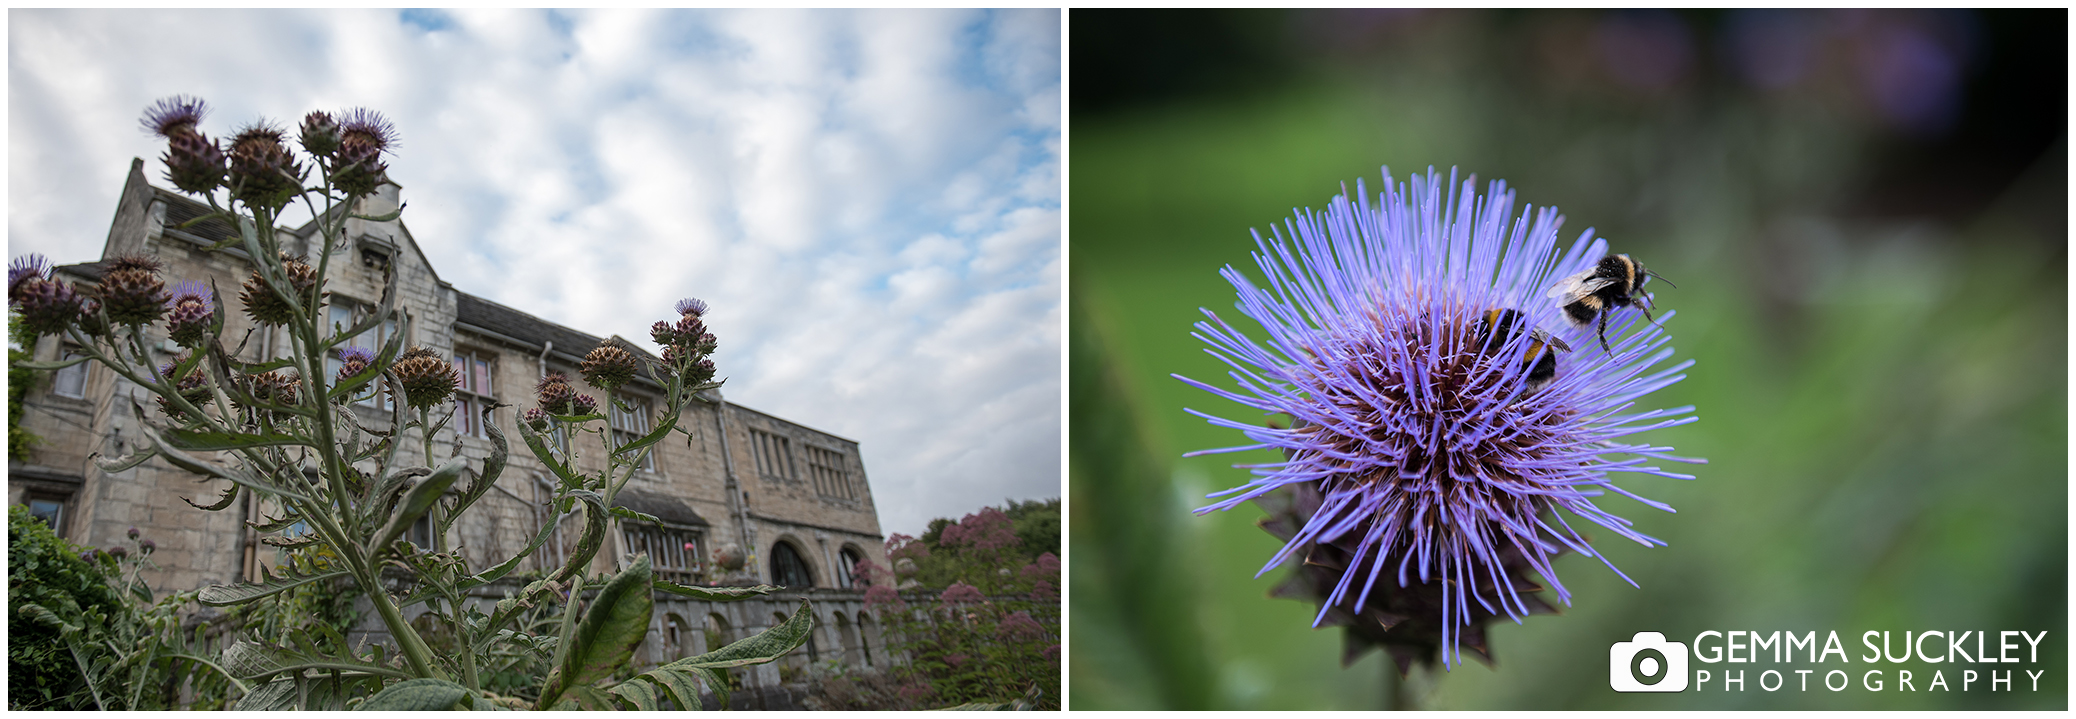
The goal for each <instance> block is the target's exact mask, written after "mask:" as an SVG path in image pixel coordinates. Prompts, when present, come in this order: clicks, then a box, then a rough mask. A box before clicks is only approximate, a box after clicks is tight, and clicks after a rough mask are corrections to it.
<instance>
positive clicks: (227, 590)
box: [195, 566, 346, 607]
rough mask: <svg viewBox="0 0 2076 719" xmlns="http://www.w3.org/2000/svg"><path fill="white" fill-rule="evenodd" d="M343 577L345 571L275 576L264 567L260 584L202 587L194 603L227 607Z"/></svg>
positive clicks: (290, 570)
mask: <svg viewBox="0 0 2076 719" xmlns="http://www.w3.org/2000/svg"><path fill="white" fill-rule="evenodd" d="M343 576H346V570H344V569H335V570H332V571H329V572H318V573H316V574H297V573H296V572H295V570H293V569H287V570H283V573H282V574H280V575H279V576H276V575H273V574H271V573H269V572H268V571H267V568H266V567H265V566H261V567H260V578H261V581H260V583H258V584H216V585H211V586H207V587H203V588H202V591H200V592H198V593H196V594H195V601H197V602H201V603H202V604H203V605H205V606H211V607H228V606H231V605H234V604H244V603H246V602H250V601H252V600H254V599H259V598H261V597H271V596H273V595H276V594H280V593H282V592H285V591H288V590H290V589H294V588H296V587H300V586H302V585H305V584H309V583H311V582H315V581H317V580H320V579H331V578H332V577H343Z"/></svg>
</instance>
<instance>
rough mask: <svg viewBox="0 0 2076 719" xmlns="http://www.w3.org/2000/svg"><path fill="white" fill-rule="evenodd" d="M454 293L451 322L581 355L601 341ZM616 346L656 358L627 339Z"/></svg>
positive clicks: (601, 340) (457, 291)
mask: <svg viewBox="0 0 2076 719" xmlns="http://www.w3.org/2000/svg"><path fill="white" fill-rule="evenodd" d="M454 296H455V307H454V319H455V321H457V322H461V323H463V324H470V325H475V326H477V327H481V328H483V329H486V330H490V331H492V332H496V333H498V334H501V335H504V336H506V337H510V338H512V339H515V340H518V341H520V342H523V343H525V344H527V345H529V346H533V347H539V346H541V344H542V343H544V342H554V343H555V353H556V354H567V355H569V356H571V357H583V356H584V355H585V354H586V353H588V352H590V351H591V349H592V348H594V347H597V346H598V343H600V342H603V341H604V339H603V338H601V337H598V336H596V335H591V334H587V333H584V332H579V331H577V330H573V329H570V328H568V327H564V326H562V325H558V324H555V323H553V322H549V321H547V320H544V319H541V318H539V317H535V316H533V315H530V314H527V313H525V312H521V311H519V310H515V309H512V308H510V307H506V306H504V305H501V304H498V303H496V302H492V301H490V300H486V299H483V298H481V297H477V296H475V295H472V294H469V293H467V292H462V291H460V290H456V291H455V292H454ZM620 346H621V347H624V348H626V349H627V351H629V352H633V353H635V354H639V355H641V356H643V357H647V358H649V359H657V357H656V356H655V355H653V354H650V353H649V351H648V350H646V349H643V348H641V347H639V346H637V345H635V344H634V343H633V342H629V341H627V340H626V338H621V339H620Z"/></svg>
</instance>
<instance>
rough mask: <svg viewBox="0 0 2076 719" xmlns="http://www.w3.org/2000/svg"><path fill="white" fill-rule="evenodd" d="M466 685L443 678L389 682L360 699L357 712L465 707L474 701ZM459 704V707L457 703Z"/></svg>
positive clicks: (435, 709)
mask: <svg viewBox="0 0 2076 719" xmlns="http://www.w3.org/2000/svg"><path fill="white" fill-rule="evenodd" d="M473 697H474V694H473V693H472V692H470V691H469V688H468V687H465V686H462V685H460V684H456V683H454V682H450V681H447V680H445V679H412V680H410V681H402V682H397V683H395V684H391V685H389V688H388V689H384V690H382V691H381V692H380V693H377V694H376V695H375V696H372V697H368V700H367V701H365V702H361V705H360V710H361V711H442V710H451V709H456V708H462V709H466V708H468V707H469V706H470V705H473V704H474V702H472V701H469V700H470V699H472V698H473ZM457 705H459V706H457Z"/></svg>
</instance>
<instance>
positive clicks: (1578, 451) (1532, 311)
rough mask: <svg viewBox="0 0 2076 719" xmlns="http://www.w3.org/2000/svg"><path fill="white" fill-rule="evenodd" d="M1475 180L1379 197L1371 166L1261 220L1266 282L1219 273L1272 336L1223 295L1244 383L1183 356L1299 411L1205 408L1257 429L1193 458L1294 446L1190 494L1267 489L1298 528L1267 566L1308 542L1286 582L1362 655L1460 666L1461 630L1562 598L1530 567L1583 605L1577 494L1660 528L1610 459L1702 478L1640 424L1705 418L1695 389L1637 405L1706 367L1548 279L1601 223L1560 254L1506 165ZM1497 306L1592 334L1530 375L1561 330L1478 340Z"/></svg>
mask: <svg viewBox="0 0 2076 719" xmlns="http://www.w3.org/2000/svg"><path fill="white" fill-rule="evenodd" d="M1474 183H1475V180H1473V181H1471V182H1466V183H1464V184H1463V185H1462V187H1461V191H1460V192H1455V191H1451V188H1450V187H1449V186H1446V185H1443V184H1442V182H1441V179H1440V178H1439V177H1438V176H1436V175H1435V174H1434V173H1433V172H1432V171H1430V172H1429V173H1428V174H1427V175H1426V176H1425V177H1421V176H1415V177H1413V178H1412V181H1411V182H1410V183H1409V184H1405V185H1399V184H1394V183H1393V181H1392V179H1391V176H1390V174H1389V171H1388V170H1387V171H1386V173H1385V185H1386V189H1385V192H1384V193H1383V194H1382V195H1381V196H1379V197H1374V198H1372V197H1369V196H1367V195H1365V194H1364V193H1365V192H1366V190H1364V189H1363V186H1362V184H1361V183H1360V182H1358V183H1357V185H1356V188H1357V195H1356V197H1355V198H1353V199H1351V198H1350V197H1347V196H1341V197H1335V198H1334V199H1333V201H1332V202H1331V204H1330V205H1329V206H1328V209H1327V210H1326V211H1325V212H1324V213H1317V212H1306V213H1304V214H1302V215H1300V216H1298V217H1296V218H1295V219H1294V220H1293V221H1290V222H1287V223H1286V224H1285V226H1284V228H1283V229H1282V230H1279V231H1277V232H1275V234H1274V237H1273V239H1271V240H1260V239H1259V236H1257V244H1258V245H1259V247H1260V251H1259V252H1258V253H1256V254H1255V259H1256V262H1257V263H1258V264H1259V266H1260V267H1261V270H1262V272H1263V273H1264V274H1265V275H1267V276H1268V278H1269V279H1270V283H1269V284H1268V285H1267V286H1266V287H1267V289H1263V287H1260V286H1257V285H1255V284H1254V283H1252V282H1250V281H1249V280H1247V279H1246V278H1244V277H1243V276H1241V275H1240V274H1239V272H1237V271H1235V270H1233V269H1231V268H1227V269H1226V270H1225V271H1224V272H1223V274H1224V275H1225V277H1226V279H1228V280H1229V281H1231V282H1232V283H1233V286H1234V288H1235V289H1236V290H1237V291H1238V294H1239V311H1240V312H1241V313H1242V314H1244V315H1246V316H1248V317H1249V318H1252V319H1253V320H1255V321H1256V322H1258V323H1260V325H1261V327H1262V329H1263V330H1264V331H1265V333H1266V335H1267V337H1268V338H1267V340H1266V341H1263V342H1258V341H1256V340H1255V339H1254V338H1252V337H1249V336H1248V335H1246V334H1243V333H1242V332H1241V331H1240V330H1238V329H1236V328H1234V327H1233V326H1231V325H1229V324H1227V323H1226V322H1225V321H1224V320H1223V319H1221V318H1220V317H1219V316H1218V315H1217V314H1215V313H1212V312H1210V311H1209V310H1206V311H1205V315H1206V316H1207V317H1208V318H1209V321H1208V322H1198V323H1197V325H1196V327H1197V330H1198V332H1197V334H1198V336H1199V337H1202V338H1203V339H1204V341H1205V342H1207V343H1208V344H1210V345H1211V350H1210V351H1211V353H1212V354H1214V355H1216V356H1218V357H1219V358H1220V359H1222V360H1224V361H1225V362H1226V363H1227V364H1229V365H1231V366H1232V367H1233V368H1234V370H1235V371H1234V372H1233V373H1232V374H1231V376H1232V378H1233V380H1234V382H1235V383H1236V384H1237V385H1238V387H1239V389H1238V390H1237V391H1229V390H1225V389H1220V388H1218V387H1214V386H1212V385H1210V384H1206V383H1203V382H1198V381H1196V380H1191V379H1187V378H1183V377H1181V376H1179V375H1177V379H1181V380H1182V381H1184V382H1186V383H1189V384H1190V385H1192V386H1195V387H1197V388H1199V389H1203V390H1205V391H1208V392H1211V393H1212V394H1215V395H1217V396H1219V397H1222V398H1225V399H1228V400H1232V401H1234V402H1238V403H1240V404H1242V405H1245V406H1246V407H1248V408H1250V409H1251V410H1257V411H1260V412H1267V413H1272V414H1275V413H1280V414H1285V415H1289V416H1290V418H1291V420H1292V421H1291V423H1290V425H1289V426H1288V427H1278V426H1276V425H1275V424H1273V423H1272V424H1271V425H1270V426H1267V427H1261V426H1255V425H1253V424H1250V423H1247V422H1239V421H1232V420H1226V419H1220V418H1214V417H1212V416H1210V415H1207V414H1202V413H1197V414H1198V415H1199V416H1202V417H1205V418H1206V419H1209V420H1211V422H1212V423H1213V424H1217V425H1221V426H1227V427H1232V428H1235V429H1240V430H1242V431H1243V432H1245V434H1246V435H1247V438H1248V439H1249V440H1250V442H1249V443H1248V444H1246V445H1243V446H1239V447H1233V448H1228V449H1221V450H1207V451H1204V452H1196V453H1192V456H1194V455H1200V454H1209V453H1214V452H1230V451H1240V450H1252V449H1272V450H1278V451H1281V452H1282V453H1283V454H1284V457H1283V461H1279V462H1272V463H1258V464H1248V465H1242V466H1246V467H1250V468H1252V470H1253V473H1254V475H1255V477H1254V479H1253V480H1252V481H1250V482H1249V483H1247V484H1246V485H1243V486H1240V487H1235V488H1233V489H1229V490H1226V491H1223V492H1219V493H1216V494H1214V495H1212V497H1214V498H1218V500H1219V501H1217V502H1216V503H1214V504H1212V505H1210V506H1208V507H1204V508H1201V509H1199V510H1198V513H1200V514H1201V513H1207V512H1210V511H1213V510H1225V509H1232V508H1234V507H1236V506H1238V505H1240V504H1241V503H1244V502H1247V501H1257V502H1258V503H1260V504H1261V505H1262V506H1263V508H1264V509H1266V510H1268V512H1269V515H1270V516H1269V517H1267V518H1265V519H1264V520H1263V528H1264V529H1267V530H1268V531H1269V532H1270V533H1272V534H1274V535H1276V536H1277V537H1278V538H1280V539H1282V540H1284V541H1285V542H1286V544H1285V545H1284V547H1283V549H1282V550H1281V551H1279V552H1277V553H1276V554H1275V556H1274V557H1272V558H1271V559H1270V560H1269V562H1268V565H1267V566H1266V567H1264V568H1263V569H1262V572H1263V573H1266V572H1268V571H1269V570H1270V569H1273V568H1274V567H1276V566H1277V565H1280V564H1282V563H1284V562H1285V561H1288V560H1292V559H1297V560H1299V561H1301V562H1302V563H1303V565H1302V566H1300V567H1299V568H1298V570H1299V571H1298V573H1297V575H1296V576H1295V577H1293V578H1292V580H1291V581H1289V582H1287V583H1285V584H1284V585H1283V586H1281V587H1279V588H1278V589H1277V591H1276V592H1275V595H1276V596H1285V597H1292V598H1301V599H1306V600H1310V601H1314V602H1317V603H1318V604H1319V605H1320V609H1319V612H1318V614H1317V615H1316V618H1315V619H1314V621H1313V626H1315V627H1317V626H1323V625H1326V624H1339V625H1343V626H1345V627H1346V628H1347V637H1346V638H1347V642H1348V652H1347V654H1346V655H1344V659H1345V660H1346V661H1349V662H1352V661H1354V659H1355V658H1357V657H1359V656H1360V655H1361V654H1363V653H1365V652H1366V651H1367V650H1369V649H1371V648H1374V647H1376V646H1377V645H1382V646H1384V647H1386V648H1387V649H1389V650H1390V651H1391V653H1392V655H1393V657H1394V659H1396V660H1397V661H1398V664H1399V667H1400V669H1401V671H1404V670H1406V669H1408V668H1410V666H1411V664H1412V663H1413V662H1415V661H1421V662H1427V663H1432V662H1433V661H1434V660H1435V659H1436V658H1437V655H1439V658H1440V659H1441V661H1442V662H1443V664H1444V666H1453V665H1454V664H1456V663H1458V662H1460V661H1461V651H1462V646H1463V645H1465V644H1468V645H1470V646H1471V648H1472V649H1473V651H1475V652H1478V653H1479V654H1481V655H1487V656H1489V654H1487V648H1486V647H1485V646H1484V643H1483V631H1484V627H1485V625H1486V624H1488V623H1490V622H1491V621H1493V620H1494V619H1496V618H1498V617H1501V616H1504V617H1507V618H1510V619H1515V620H1518V619H1520V618H1522V617H1525V616H1527V615H1529V614H1534V613H1539V612H1542V611H1545V610H1547V609H1548V606H1547V605H1546V604H1545V603H1544V602H1542V601H1540V600H1538V599H1535V598H1534V595H1533V593H1534V592H1536V591H1539V590H1541V589H1542V587H1541V586H1539V585H1538V584H1537V583H1536V582H1533V581H1530V579H1529V578H1528V575H1529V574H1531V573H1533V574H1535V575H1538V576H1539V577H1540V578H1541V580H1542V581H1543V582H1547V583H1548V584H1549V586H1550V589H1551V590H1552V591H1553V593H1554V595H1555V598H1556V599H1557V600H1558V601H1559V602H1562V603H1566V604H1569V603H1570V593H1569V591H1567V590H1566V589H1565V587H1564V585H1563V584H1562V583H1561V582H1560V581H1558V579H1557V575H1556V573H1555V572H1554V571H1553V569H1552V567H1551V560H1552V559H1553V558H1555V557H1556V556H1557V555H1558V554H1559V553H1560V552H1563V551H1566V550H1570V551H1576V552H1579V553H1581V554H1586V555H1591V556H1596V557H1597V556H1599V554H1598V553H1597V552H1595V551H1594V550H1593V549H1592V548H1591V547H1589V546H1588V545H1587V542H1586V538H1585V537H1584V536H1583V535H1582V534H1580V532H1579V531H1578V530H1577V529H1575V528H1574V526H1573V525H1571V524H1570V523H1569V522H1568V521H1567V520H1566V518H1565V516H1564V515H1565V514H1570V515H1572V516H1573V517H1577V518H1583V519H1585V520H1586V521H1587V522H1590V523H1592V524H1595V525H1599V526H1600V527H1603V528H1605V529H1607V530H1608V531H1609V532H1611V533H1613V534H1614V535H1616V536H1619V537H1624V538H1627V539H1630V540H1633V541H1636V542H1638V543H1641V544H1644V545H1646V546H1650V545H1662V544H1663V542H1660V541H1658V540H1656V539H1652V538H1650V537H1647V536H1645V535H1643V534H1640V533H1638V532H1636V531H1635V530H1633V529H1631V528H1630V527H1629V522H1628V521H1627V520H1624V519H1622V518H1620V517H1617V516H1615V515H1612V514H1609V513H1608V512H1607V511H1606V510H1603V509H1601V508H1600V507H1598V506H1596V505H1595V504H1594V502H1593V499H1592V498H1593V497H1596V496H1600V495H1601V494H1603V493H1605V492H1615V493H1618V494H1622V495H1624V496H1629V497H1635V495H1632V494H1630V493H1629V492H1627V491H1625V490H1622V489H1619V488H1617V487H1616V486H1615V485H1614V484H1613V482H1612V480H1611V479H1610V478H1609V475H1610V473H1612V472H1629V473H1639V474H1651V475H1657V476H1662V477H1672V478H1679V479H1691V478H1692V477H1691V476H1688V475H1681V474H1673V473H1669V472H1666V471H1663V470H1661V469H1659V468H1658V467H1656V466H1649V463H1650V462H1652V461H1654V460H1667V461H1698V460H1682V459H1679V458H1676V457H1672V456H1670V455H1668V454H1666V452H1669V451H1670V449H1669V448H1666V447H1654V446H1650V445H1649V444H1629V443H1626V441H1625V440H1626V439H1627V438H1628V437H1630V436H1632V435H1634V434H1636V433H1638V432H1642V431H1645V430H1649V429H1656V428H1661V427H1669V426H1673V425H1678V424H1685V423H1687V422H1691V421H1693V420H1694V418H1693V417H1691V416H1682V415H1688V414H1690V413H1691V412H1692V410H1693V408H1691V407H1682V408H1677V409H1669V410H1641V411H1638V410H1635V409H1633V408H1632V405H1633V404H1635V403H1637V402H1638V401H1639V400H1641V399H1642V398H1643V397H1644V396H1645V395H1648V394H1649V393H1651V392H1653V391H1656V390H1658V389H1661V388H1663V387H1665V386H1667V385H1670V384H1672V383H1674V382H1678V381H1679V380H1680V379H1682V378H1683V377H1684V375H1681V374H1678V373H1679V372H1680V371H1681V370H1684V369H1686V367H1688V366H1689V365H1691V364H1692V363H1691V362H1682V363H1679V364H1677V365H1674V366H1671V367H1658V366H1657V365H1658V364H1659V363H1660V362H1662V361H1664V360H1665V359H1667V358H1668V357H1669V356H1670V355H1671V353H1672V352H1671V350H1670V349H1669V348H1666V347H1665V344H1666V342H1667V341H1668V339H1667V338H1666V337H1665V335H1664V334H1663V331H1662V329H1661V328H1659V327H1658V326H1656V325H1653V324H1650V323H1648V322H1644V321H1641V315H1640V313H1638V312H1636V311H1634V310H1633V309H1630V308H1626V307H1625V308H1622V309H1617V310H1615V312H1616V315H1615V319H1614V320H1613V321H1612V322H1611V323H1610V324H1611V326H1612V329H1614V330H1616V331H1614V332H1610V333H1609V334H1610V336H1611V337H1613V336H1616V335H1618V334H1619V335H1622V336H1623V338H1622V339H1621V341H1619V342H1617V343H1615V344H1614V346H1613V351H1612V353H1611V354H1610V353H1607V352H1603V351H1598V350H1599V344H1598V342H1596V341H1594V340H1593V338H1592V337H1591V335H1590V333H1588V334H1581V333H1580V331H1579V330H1577V329H1575V328H1573V327H1570V326H1569V325H1567V324H1565V323H1564V322H1562V320H1561V318H1560V314H1559V313H1560V308H1559V307H1558V305H1557V302H1558V301H1557V300H1553V299H1549V298H1547V297H1546V292H1545V291H1546V290H1547V289H1549V288H1550V287H1552V286H1553V285H1555V284H1556V283H1557V282H1558V281H1559V280H1560V279H1562V278H1564V277H1566V276H1569V275H1572V274H1574V273H1577V272H1581V271H1583V270H1586V269H1589V268H1591V267H1593V266H1594V264H1595V263H1596V262H1597V261H1598V260H1599V259H1600V258H1601V256H1602V255H1604V254H1606V252H1607V245H1606V243H1605V242H1604V241H1600V240H1595V239H1594V238H1593V237H1592V232H1591V231H1590V230H1589V231H1587V232H1586V233H1585V234H1583V235H1581V236H1580V238H1579V240H1578V241H1577V242H1576V243H1574V244H1573V245H1572V246H1571V247H1570V248H1569V249H1568V250H1566V251H1564V252H1562V253H1559V252H1558V251H1557V249H1556V241H1557V228H1558V224H1559V223H1560V222H1561V218H1559V217H1558V215H1557V214H1556V212H1555V211H1554V210H1553V209H1551V208H1544V209H1543V210H1542V211H1541V212H1540V213H1536V214H1535V217H1534V218H1533V220H1532V221H1531V219H1530V217H1529V213H1528V212H1523V213H1522V214H1521V215H1520V216H1519V217H1516V216H1514V215H1513V214H1512V208H1513V200H1514V198H1513V193H1512V192H1510V191H1508V190H1507V189H1506V186H1505V184H1504V183H1493V185H1492V186H1491V189H1490V190H1489V191H1488V192H1487V194H1486V195H1484V196H1482V197H1480V196H1479V195H1478V194H1477V193H1476V191H1475V190H1476V187H1475V184H1474ZM1452 184H1453V177H1452ZM1445 195H1446V196H1445ZM1356 203H1360V204H1359V205H1358V204H1356ZM1373 203H1374V204H1373ZM1505 309H1511V310H1515V311H1517V312H1518V313H1519V317H1520V318H1521V321H1524V322H1526V323H1528V327H1530V328H1541V329H1544V330H1556V332H1553V334H1556V335H1561V336H1562V337H1563V338H1564V339H1567V340H1569V342H1568V344H1569V345H1570V346H1572V347H1582V348H1583V347H1593V348H1594V350H1595V351H1580V352H1571V353H1568V354H1563V355H1561V357H1562V358H1563V359H1562V360H1561V361H1560V362H1559V364H1558V365H1557V367H1556V369H1555V376H1554V379H1551V380H1549V381H1548V382H1547V383H1546V384H1541V385H1539V386H1536V387H1533V388H1531V383H1530V381H1529V379H1530V378H1529V375H1530V372H1531V371H1532V370H1534V369H1535V368H1536V366H1537V362H1536V361H1534V360H1539V359H1540V356H1539V355H1538V354H1537V352H1538V351H1548V348H1546V347H1543V346H1542V343H1540V342H1538V341H1536V335H1537V333H1535V332H1532V331H1531V332H1512V333H1510V334H1509V336H1508V337H1507V338H1506V340H1505V341H1503V342H1496V341H1481V340H1482V338H1480V337H1479V334H1480V333H1479V332H1478V330H1477V327H1478V326H1479V324H1478V323H1479V320H1480V319H1482V318H1484V317H1486V316H1487V315H1488V313H1490V312H1493V311H1495V310H1505ZM1669 316H1670V315H1669V314H1668V315H1667V317H1669ZM1192 412H1193V413H1194V410H1192ZM1637 499H1638V500H1639V501H1642V502H1644V503H1645V504H1646V505H1648V506H1651V507H1655V508H1660V509H1667V510H1669V509H1670V508H1669V507H1667V506H1665V505H1663V504H1660V503H1658V502H1653V501H1650V500H1644V499H1641V498H1637ZM1603 561H1605V560H1604V559H1603ZM1608 566H1609V567H1610V568H1611V569H1612V568H1613V565H1612V564H1609V565H1608ZM1616 573H1617V574H1618V575H1619V574H1620V572H1619V570H1618V571H1617V572H1616ZM1623 579H1625V580H1627V579H1628V577H1627V576H1623ZM1631 583H1632V584H1634V582H1631Z"/></svg>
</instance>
